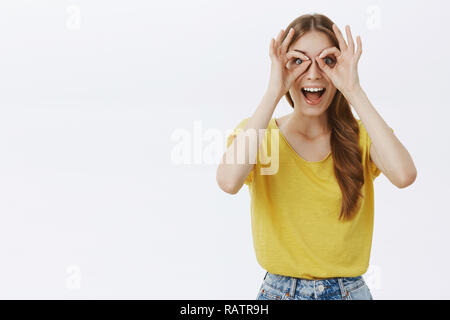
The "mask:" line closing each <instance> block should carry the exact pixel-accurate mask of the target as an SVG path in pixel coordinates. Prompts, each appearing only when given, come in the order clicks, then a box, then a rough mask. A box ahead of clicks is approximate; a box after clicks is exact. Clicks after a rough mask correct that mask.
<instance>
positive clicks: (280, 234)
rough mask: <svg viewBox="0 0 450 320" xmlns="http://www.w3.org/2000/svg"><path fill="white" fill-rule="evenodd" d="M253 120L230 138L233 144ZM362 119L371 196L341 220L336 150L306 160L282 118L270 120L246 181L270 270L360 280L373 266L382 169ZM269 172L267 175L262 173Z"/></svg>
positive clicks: (255, 231)
mask: <svg viewBox="0 0 450 320" xmlns="http://www.w3.org/2000/svg"><path fill="white" fill-rule="evenodd" d="M248 119H249V118H245V119H243V120H242V121H241V122H240V123H239V124H238V126H237V127H236V128H235V129H234V131H233V132H232V133H231V134H230V135H229V136H228V137H227V147H228V146H229V145H230V144H231V143H232V140H233V138H234V137H235V135H237V133H238V132H239V130H241V129H243V128H244V127H245V124H246V122H247V120H248ZM358 123H359V129H360V135H359V145H360V147H361V150H362V165H363V168H364V179H365V183H364V185H363V187H362V190H361V193H362V194H363V195H364V197H365V198H364V199H363V200H361V201H362V204H361V207H360V210H359V212H358V214H357V216H355V218H354V219H353V220H351V221H344V222H343V221H340V220H338V216H339V213H340V209H341V200H342V194H341V190H340V188H339V185H338V183H337V180H336V178H335V176H334V171H333V157H332V155H331V153H329V154H328V156H327V157H326V158H325V159H323V160H321V161H316V162H311V161H306V160H304V159H303V158H301V157H300V156H299V155H298V154H297V153H296V152H295V151H294V149H293V148H292V147H291V146H290V145H289V143H288V142H287V140H286V138H285V137H284V136H283V134H282V133H281V131H279V128H278V126H277V124H276V122H275V119H274V118H272V119H271V120H270V121H269V125H268V128H267V131H266V134H265V138H264V141H263V143H262V147H261V148H260V149H261V151H260V152H258V155H257V162H256V164H255V166H254V167H253V169H252V171H251V172H250V174H249V175H248V177H247V178H246V180H245V184H246V185H247V186H248V187H249V192H250V196H251V205H250V208H251V224H252V236H253V246H254V249H255V253H256V259H257V261H258V263H259V264H260V265H261V267H263V268H264V269H265V270H267V271H269V272H270V273H274V274H279V275H284V276H290V277H297V278H306V279H323V278H333V277H354V276H359V275H362V274H364V273H365V272H366V271H367V268H368V266H369V258H370V250H371V245H372V234H373V219H374V190H373V180H374V179H375V178H376V177H377V176H378V175H379V174H380V170H379V169H378V168H377V167H376V165H375V163H374V162H373V161H372V160H371V159H370V155H369V151H370V145H371V140H370V137H369V135H368V134H367V131H366V129H365V128H364V126H363V124H362V122H361V120H358ZM391 130H392V128H391ZM392 131H393V130H392ZM266 143H267V144H266ZM277 144H278V150H279V152H278V159H276V158H277V157H276V156H275V154H276V152H272V148H271V146H272V145H273V146H274V148H273V150H276V148H277ZM263 151H264V152H265V153H264V152H263ZM261 152H263V155H261ZM264 154H266V156H264ZM271 156H273V157H272V159H271V161H270V163H268V159H269V158H270V157H271ZM261 157H262V158H261ZM261 160H263V161H261ZM275 162H278V165H277V164H276V163H275ZM269 168H271V169H269ZM261 169H263V170H264V169H265V170H266V172H265V173H263V174H261V172H262V171H261ZM270 170H272V171H270ZM268 172H269V173H268Z"/></svg>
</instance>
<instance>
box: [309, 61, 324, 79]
mask: <svg viewBox="0 0 450 320" xmlns="http://www.w3.org/2000/svg"><path fill="white" fill-rule="evenodd" d="M321 72H322V70H321V69H320V67H319V65H318V64H317V61H316V59H311V64H310V65H309V68H308V70H307V71H306V78H307V79H308V80H316V79H320V78H321V77H322V75H321Z"/></svg>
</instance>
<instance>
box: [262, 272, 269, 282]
mask: <svg viewBox="0 0 450 320" xmlns="http://www.w3.org/2000/svg"><path fill="white" fill-rule="evenodd" d="M268 273H269V271H266V274H265V275H264V279H263V280H266V277H267V274H268Z"/></svg>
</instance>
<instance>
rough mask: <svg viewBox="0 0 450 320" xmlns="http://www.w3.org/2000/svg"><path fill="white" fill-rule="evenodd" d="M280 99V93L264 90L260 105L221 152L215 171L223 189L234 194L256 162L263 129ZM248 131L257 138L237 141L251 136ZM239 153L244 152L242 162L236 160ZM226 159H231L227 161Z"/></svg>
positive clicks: (265, 127)
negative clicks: (245, 141) (240, 142)
mask: <svg viewBox="0 0 450 320" xmlns="http://www.w3.org/2000/svg"><path fill="white" fill-rule="evenodd" d="M280 99H281V97H280V95H279V94H277V93H276V92H272V91H269V90H268V91H266V93H265V94H264V96H263V98H262V101H261V103H260V105H259V106H258V108H257V109H256V110H255V112H254V113H253V115H252V116H251V117H250V118H249V119H248V121H247V123H246V125H245V128H244V130H242V131H241V132H239V133H238V135H237V136H236V137H235V138H234V139H233V142H232V143H231V145H230V146H229V147H228V148H227V150H226V151H225V153H224V154H223V156H222V159H221V162H220V164H219V166H218V168H217V173H216V180H217V183H218V185H219V187H220V188H221V189H222V190H223V191H225V192H227V193H230V194H236V193H237V192H238V191H239V190H240V189H241V188H242V186H243V184H244V181H245V179H246V178H247V176H248V175H249V174H250V171H251V170H252V169H253V167H254V165H255V163H256V160H257V159H256V158H257V154H258V152H259V147H260V145H261V142H262V141H263V138H264V129H267V126H268V125H269V121H270V119H271V118H272V115H273V112H274V111H275V108H276V106H277V104H278V102H279V101H280ZM250 131H253V132H252V133H254V134H255V136H256V137H257V139H248V142H249V143H248V144H247V143H243V144H239V143H237V141H239V139H240V138H243V139H245V138H246V137H245V136H246V135H248V136H251V134H252V133H248V132H250ZM250 150H256V152H250ZM240 153H241V155H242V156H244V153H245V158H244V159H245V162H244V163H239V162H238V159H239V157H238V154H240ZM227 159H231V160H232V161H231V162H229V161H228V163H227V161H226V160H227Z"/></svg>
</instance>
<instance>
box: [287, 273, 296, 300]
mask: <svg viewBox="0 0 450 320" xmlns="http://www.w3.org/2000/svg"><path fill="white" fill-rule="evenodd" d="M296 286H297V278H296V277H291V291H290V292H289V296H290V297H292V298H294V297H295V289H296Z"/></svg>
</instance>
